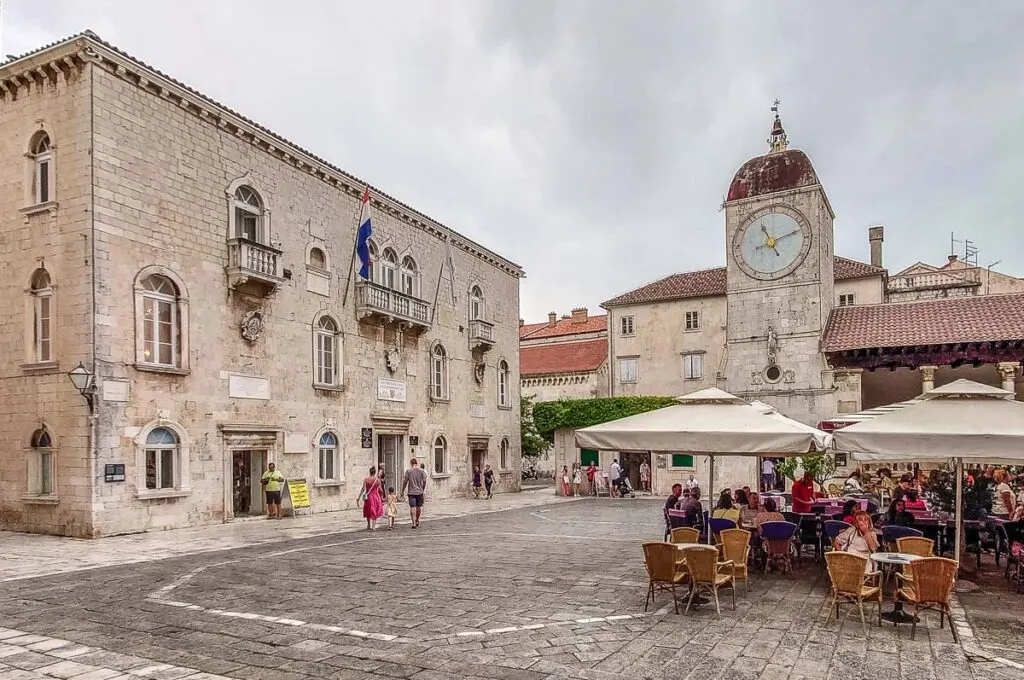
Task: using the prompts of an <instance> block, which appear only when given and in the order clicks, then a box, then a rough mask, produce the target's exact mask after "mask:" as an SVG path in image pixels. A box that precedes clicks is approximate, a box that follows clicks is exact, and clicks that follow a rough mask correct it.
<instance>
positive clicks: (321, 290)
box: [306, 268, 331, 296]
mask: <svg viewBox="0 0 1024 680" xmlns="http://www.w3.org/2000/svg"><path fill="white" fill-rule="evenodd" d="M306 290H308V291H309V292H310V293H316V294H317V295H328V296H329V295H330V294H331V276H330V274H321V273H320V272H319V271H316V270H315V269H311V268H307V269H306Z"/></svg>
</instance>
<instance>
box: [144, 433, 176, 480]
mask: <svg viewBox="0 0 1024 680" xmlns="http://www.w3.org/2000/svg"><path fill="white" fill-rule="evenodd" d="M145 454H146V461H145V465H146V489H149V490H159V489H175V488H177V487H178V485H179V480H180V478H181V470H180V468H181V447H180V445H179V442H178V435H176V434H175V433H174V431H173V430H170V429H168V428H166V427H157V428H154V429H153V430H151V431H150V433H149V434H148V435H146V447H145Z"/></svg>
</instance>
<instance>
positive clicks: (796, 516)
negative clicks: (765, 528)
mask: <svg viewBox="0 0 1024 680" xmlns="http://www.w3.org/2000/svg"><path fill="white" fill-rule="evenodd" d="M782 516H783V517H785V518H786V521H787V522H791V523H793V524H796V525H797V526H800V520H801V519H803V515H801V514H800V513H798V512H784V513H782Z"/></svg>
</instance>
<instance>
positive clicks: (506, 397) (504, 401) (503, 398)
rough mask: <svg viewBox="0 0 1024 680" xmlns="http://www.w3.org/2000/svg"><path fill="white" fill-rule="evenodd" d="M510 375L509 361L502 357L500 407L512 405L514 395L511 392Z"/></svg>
mask: <svg viewBox="0 0 1024 680" xmlns="http://www.w3.org/2000/svg"><path fill="white" fill-rule="evenodd" d="M509 377H510V373H509V370H508V362H507V361H505V360H504V359H502V360H501V361H499V362H498V406H499V407H500V408H509V407H510V406H512V397H511V394H509Z"/></svg>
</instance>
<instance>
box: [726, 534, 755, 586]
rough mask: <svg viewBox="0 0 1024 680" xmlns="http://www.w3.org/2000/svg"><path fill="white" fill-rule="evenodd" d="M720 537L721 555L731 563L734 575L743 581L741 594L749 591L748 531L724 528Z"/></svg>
mask: <svg viewBox="0 0 1024 680" xmlns="http://www.w3.org/2000/svg"><path fill="white" fill-rule="evenodd" d="M720 536H721V537H722V557H723V558H724V559H725V561H726V562H732V563H733V571H734V577H735V578H736V579H737V580H742V581H743V594H744V595H746V594H747V593H748V592H750V579H749V578H748V570H747V564H748V562H749V560H750V532H749V531H746V530H744V529H726V530H725V531H723V532H722V533H721V534H720Z"/></svg>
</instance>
